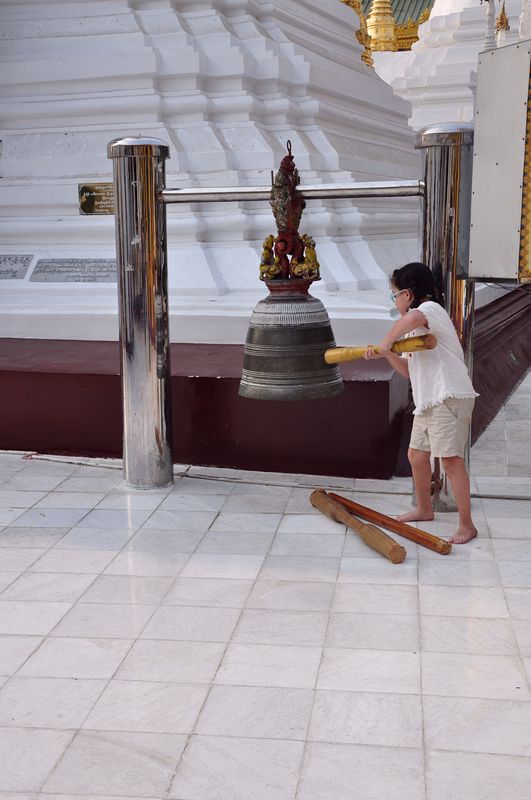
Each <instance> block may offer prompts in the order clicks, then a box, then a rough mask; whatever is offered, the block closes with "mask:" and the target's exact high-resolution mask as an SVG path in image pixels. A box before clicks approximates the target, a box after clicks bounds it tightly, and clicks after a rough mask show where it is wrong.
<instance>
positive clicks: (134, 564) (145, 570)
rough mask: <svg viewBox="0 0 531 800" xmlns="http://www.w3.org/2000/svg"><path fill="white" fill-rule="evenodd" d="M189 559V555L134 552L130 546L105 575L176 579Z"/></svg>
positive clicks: (120, 554) (114, 561) (117, 557)
mask: <svg viewBox="0 0 531 800" xmlns="http://www.w3.org/2000/svg"><path fill="white" fill-rule="evenodd" d="M113 555H115V554H113ZM189 558H190V554H189V553H164V554H162V553H161V554H157V553H151V552H146V551H145V550H133V549H131V548H130V547H129V546H128V547H126V548H125V549H124V550H122V552H121V553H118V555H117V556H116V558H114V559H113V560H112V561H111V563H110V564H109V566H108V567H107V569H106V570H105V574H106V575H138V576H146V577H159V578H161V577H175V576H176V575H179V573H180V572H181V570H182V569H183V567H184V566H185V565H186V563H187V561H188V559H189Z"/></svg>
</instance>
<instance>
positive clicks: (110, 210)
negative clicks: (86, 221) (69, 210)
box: [77, 183, 114, 215]
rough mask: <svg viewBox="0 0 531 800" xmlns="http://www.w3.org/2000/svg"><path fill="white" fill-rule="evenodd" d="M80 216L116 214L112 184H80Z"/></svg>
mask: <svg viewBox="0 0 531 800" xmlns="http://www.w3.org/2000/svg"><path fill="white" fill-rule="evenodd" d="M77 188H78V193H79V213H80V214H83V215H85V214H114V191H113V185H112V183H79V184H78V187H77Z"/></svg>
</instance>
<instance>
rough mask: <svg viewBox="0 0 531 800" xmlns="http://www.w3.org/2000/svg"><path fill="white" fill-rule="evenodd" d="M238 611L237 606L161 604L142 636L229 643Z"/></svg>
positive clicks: (146, 637)
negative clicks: (213, 606)
mask: <svg viewBox="0 0 531 800" xmlns="http://www.w3.org/2000/svg"><path fill="white" fill-rule="evenodd" d="M240 613H241V612H240V609H239V608H203V607H200V606H192V607H185V606H162V607H160V608H158V609H157V610H156V611H155V613H154V614H153V617H152V618H151V619H150V621H149V622H148V624H147V625H146V627H145V629H144V631H143V632H142V638H143V639H171V640H181V641H188V642H228V641H229V639H230V637H231V636H232V632H233V630H234V628H235V626H236V623H237V621H238V618H239V616H240Z"/></svg>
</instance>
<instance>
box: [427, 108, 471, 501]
mask: <svg viewBox="0 0 531 800" xmlns="http://www.w3.org/2000/svg"><path fill="white" fill-rule="evenodd" d="M473 145H474V128H473V125H472V124H469V125H466V124H462V123H461V124H448V125H438V126H436V127H432V128H428V129H426V130H424V131H422V132H421V133H420V134H419V136H418V139H417V148H420V149H423V150H425V166H424V183H425V197H424V214H423V217H424V219H423V241H422V260H423V261H424V263H425V264H427V265H428V266H429V267H430V269H431V270H432V272H433V274H434V279H435V283H436V285H437V286H438V287H439V288H441V289H442V290H443V292H444V296H445V307H446V311H447V312H448V314H449V315H450V317H451V319H452V321H453V323H454V325H455V328H456V331H457V335H458V336H459V340H460V342H461V345H462V347H463V352H464V356H465V363H466V364H467V367H468V371H469V373H470V375H472V324H473V315H474V287H473V284H472V282H471V281H469V280H468V249H469V240H470V205H471V198H472V160H473ZM469 459H470V440H469V443H468V445H467V448H466V451H465V464H466V465H467V467H468V462H469ZM434 461H435V463H434V496H433V507H434V510H435V511H455V510H456V504H455V499H454V497H453V494H452V490H451V486H450V482H449V480H448V476H447V475H446V473H445V471H444V467H443V465H442V462H441V460H440V459H438V458H436V459H435V460H434Z"/></svg>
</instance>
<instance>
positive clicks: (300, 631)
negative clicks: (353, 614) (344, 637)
mask: <svg viewBox="0 0 531 800" xmlns="http://www.w3.org/2000/svg"><path fill="white" fill-rule="evenodd" d="M327 624H328V615H327V614H326V613H324V612H318V611H278V610H270V609H255V608H253V609H251V608H248V609H246V610H245V611H244V612H243V614H242V616H241V618H240V621H239V622H238V625H237V627H236V630H235V631H234V634H233V637H232V641H234V642H240V643H245V644H285V645H305V646H310V647H320V646H322V645H323V643H324V638H325V633H326V627H327Z"/></svg>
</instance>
